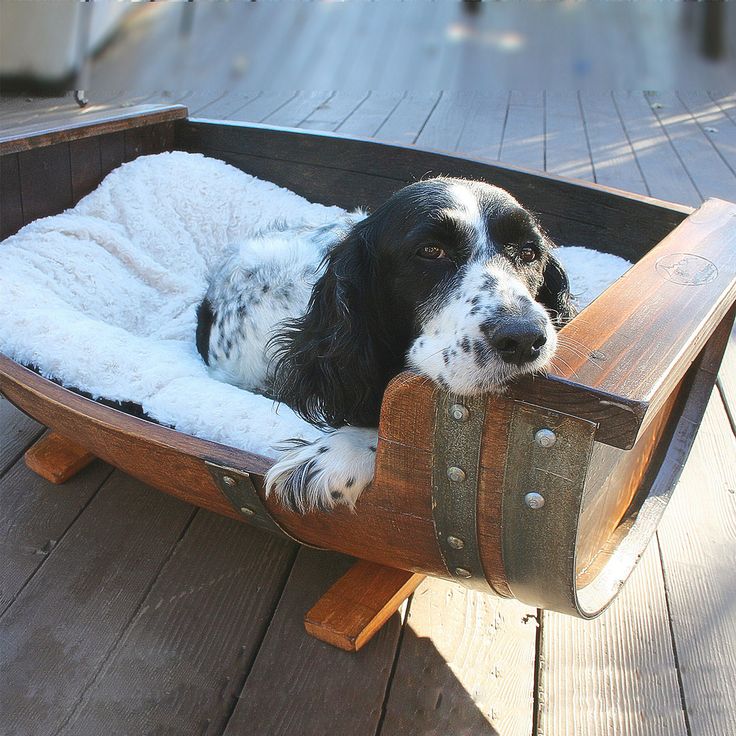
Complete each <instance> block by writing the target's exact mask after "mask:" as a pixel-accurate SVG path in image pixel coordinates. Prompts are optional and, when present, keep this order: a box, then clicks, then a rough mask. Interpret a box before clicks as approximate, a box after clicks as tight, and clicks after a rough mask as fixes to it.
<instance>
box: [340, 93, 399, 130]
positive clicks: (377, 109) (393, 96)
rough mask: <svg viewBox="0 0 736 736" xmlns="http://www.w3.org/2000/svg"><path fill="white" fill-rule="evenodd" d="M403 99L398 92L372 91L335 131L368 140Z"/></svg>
mask: <svg viewBox="0 0 736 736" xmlns="http://www.w3.org/2000/svg"><path fill="white" fill-rule="evenodd" d="M403 97H404V95H403V94H402V93H400V92H380V91H375V90H373V91H371V92H370V94H369V95H368V97H367V98H366V99H364V100H363V102H362V103H361V104H360V106H359V107H358V108H357V109H356V110H353V112H352V113H351V114H350V115H349V116H348V117H347V118H346V119H345V120H344V121H343V122H342V123H341V124H340V125H339V126H338V127H337V128H336V130H337V131H338V132H340V133H342V134H343V135H354V136H364V137H366V138H370V137H372V136H374V135H375V134H376V132H377V131H378V130H380V129H381V126H382V125H383V124H384V123H385V122H386V121H387V120H388V119H389V118H390V117H391V115H392V114H393V112H394V110H396V108H397V107H398V105H399V103H400V102H401V100H402V99H403Z"/></svg>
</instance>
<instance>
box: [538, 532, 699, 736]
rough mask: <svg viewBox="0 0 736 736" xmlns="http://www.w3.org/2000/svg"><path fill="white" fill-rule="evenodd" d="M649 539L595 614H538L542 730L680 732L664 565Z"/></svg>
mask: <svg viewBox="0 0 736 736" xmlns="http://www.w3.org/2000/svg"><path fill="white" fill-rule="evenodd" d="M658 563H659V559H658V554H657V549H656V543H654V544H652V545H651V546H650V548H649V550H648V552H647V553H646V554H645V555H644V557H643V558H642V560H641V562H640V563H639V565H638V567H637V569H636V570H635V571H634V573H633V574H632V576H631V578H630V579H629V582H628V584H627V586H626V588H625V589H624V590H623V592H622V593H621V595H620V596H619V598H618V599H617V600H616V601H614V603H613V604H612V605H611V607H610V608H609V609H608V610H607V611H606V612H605V613H603V615H602V616H601V617H600V618H598V619H596V620H595V621H579V620H576V619H573V618H570V617H568V616H563V615H561V614H558V613H548V612H545V613H544V614H543V616H544V617H543V624H542V640H541V650H540V655H539V656H540V660H539V667H540V672H539V691H538V698H539V712H538V730H537V733H538V734H540V736H542V735H544V736H558V735H560V736H561V735H562V734H564V735H565V736H662V735H663V734H667V736H686V734H688V731H687V729H686V727H685V719H684V716H683V712H682V703H681V701H680V692H679V687H678V682H677V673H676V669H675V658H674V654H673V651H672V642H671V639H670V632H669V627H668V620H667V604H666V602H665V591H664V584H663V581H662V571H661V569H660V567H659V564H658Z"/></svg>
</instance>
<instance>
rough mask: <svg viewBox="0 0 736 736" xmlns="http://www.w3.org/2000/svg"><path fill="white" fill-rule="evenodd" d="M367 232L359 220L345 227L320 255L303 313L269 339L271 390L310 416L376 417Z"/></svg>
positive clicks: (379, 392)
mask: <svg viewBox="0 0 736 736" xmlns="http://www.w3.org/2000/svg"><path fill="white" fill-rule="evenodd" d="M371 240H372V233H371V228H370V226H369V225H368V224H367V223H366V221H363V222H361V223H358V225H356V226H354V227H353V229H352V231H351V232H350V233H349V234H348V235H347V237H345V238H344V239H343V240H342V241H341V242H340V243H338V245H336V246H335V247H334V248H333V249H332V251H331V252H330V253H329V254H328V255H327V257H326V263H325V270H324V273H323V275H322V277H321V278H320V279H319V280H318V281H317V283H316V284H315V286H314V289H313V290H312V296H311V299H310V301H309V306H308V308H307V312H306V314H305V315H304V316H303V317H300V318H298V319H295V320H291V321H289V322H287V323H285V324H284V329H283V330H282V331H281V332H280V334H279V335H278V336H277V337H276V338H275V340H274V343H275V345H276V347H277V351H276V358H275V360H276V363H275V368H274V385H273V393H274V396H275V398H276V399H278V400H279V401H282V402H283V403H285V404H288V405H289V406H290V407H291V408H292V409H294V411H296V412H297V413H298V414H299V415H300V416H302V417H303V418H304V419H306V420H307V421H308V422H311V423H312V424H317V425H322V426H324V425H327V426H331V427H341V426H343V425H345V424H352V425H356V426H377V425H378V418H379V413H380V407H381V399H382V397H383V391H384V389H385V385H386V378H385V376H384V375H383V373H384V371H385V369H384V368H383V367H382V363H383V362H385V361H382V359H381V355H380V353H381V350H380V347H378V346H377V344H376V340H375V337H374V335H373V334H372V330H374V329H375V325H376V324H379V323H380V318H379V317H378V315H376V314H375V304H376V300H375V297H374V296H373V294H372V285H373V284H374V283H375V274H374V272H373V270H374V269H373V264H374V258H373V248H372V243H371Z"/></svg>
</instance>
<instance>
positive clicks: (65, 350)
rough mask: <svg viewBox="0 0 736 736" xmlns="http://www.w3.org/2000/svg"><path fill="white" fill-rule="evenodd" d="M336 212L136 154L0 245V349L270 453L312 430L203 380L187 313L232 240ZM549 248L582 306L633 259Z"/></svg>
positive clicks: (243, 177)
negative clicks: (72, 202)
mask: <svg viewBox="0 0 736 736" xmlns="http://www.w3.org/2000/svg"><path fill="white" fill-rule="evenodd" d="M356 204H360V203H356ZM341 214H343V211H342V210H340V209H339V208H337V207H325V206H323V205H319V204H311V203H310V202H308V201H307V200H305V199H304V198H303V197H300V196H298V195H297V194H294V193H293V192H290V191H288V190H286V189H283V188H281V187H278V186H276V185H275V184H272V183H269V182H266V181H262V180H259V179H256V178H255V177H253V176H250V175H248V174H245V173H243V172H242V171H239V170H238V169H235V168H234V167H232V166H229V165H227V164H225V163H223V162H222V161H218V160H215V159H210V158H206V157H204V156H202V155H199V154H188V153H182V152H172V153H162V154H158V155H155V156H143V157H141V158H139V159H137V160H135V161H133V162H131V163H128V164H124V165H123V166H121V167H120V168H119V169H117V170H115V171H113V172H112V173H111V174H110V175H109V176H107V177H106V179H105V180H104V181H103V182H102V183H101V184H100V186H99V187H98V188H97V189H96V190H95V191H94V192H92V193H91V194H89V195H88V196H87V197H85V198H84V199H82V200H81V201H80V202H79V204H78V205H77V206H76V207H74V208H72V209H70V210H67V211H66V212H64V213H62V214H60V215H55V216H53V217H47V218H44V219H42V220H38V221H36V222H33V223H31V224H29V225H27V226H26V227H24V228H23V229H22V230H20V232H18V233H17V234H16V235H14V236H12V237H10V238H8V239H7V240H6V241H4V242H3V243H2V244H1V245H0V352H2V353H4V354H6V355H8V356H9V357H11V358H12V359H14V360H15V361H17V362H19V363H23V364H24V365H33V366H35V367H36V368H37V369H38V370H40V372H41V373H42V375H44V376H46V377H49V378H53V379H55V380H57V381H59V382H60V383H62V384H63V385H66V386H71V387H75V388H77V389H80V390H83V391H85V392H88V393H89V394H91V395H92V396H93V397H95V398H105V399H108V400H112V401H120V402H123V401H129V402H133V403H136V404H139V405H141V406H142V408H143V410H144V411H145V412H146V414H148V415H149V416H150V417H152V418H153V419H156V420H157V421H159V422H161V423H162V424H166V425H169V426H172V427H175V428H176V429H178V430H180V431H182V432H186V433H188V434H192V435H195V436H198V437H202V438H205V439H209V440H214V441H216V442H221V443H224V444H227V445H231V446H233V447H238V448H241V449H244V450H250V451H252V452H257V453H261V454H265V455H273V447H274V445H275V444H278V443H279V442H281V441H283V440H284V439H287V438H292V437H303V438H306V439H309V438H314V437H316V436H318V435H319V434H320V432H319V430H317V429H315V428H314V427H312V426H310V425H308V424H307V423H305V422H304V421H302V420H301V419H300V418H299V417H297V416H296V415H295V414H294V413H293V412H292V411H291V410H290V409H289V408H288V407H286V406H284V405H276V404H274V402H272V401H271V400H270V399H267V398H265V397H263V396H259V395H255V394H251V393H248V392H246V391H243V390H241V389H238V388H236V387H234V386H231V385H228V384H225V383H221V382H219V381H216V380H214V379H212V378H210V376H209V375H208V373H207V369H206V367H205V365H204V363H203V361H202V359H201V358H200V356H199V354H198V353H197V351H196V348H195V341H194V334H195V326H196V308H197V305H198V304H199V302H200V301H201V299H202V296H203V295H204V293H205V291H206V276H207V273H208V270H209V268H210V267H211V266H212V264H213V263H215V262H216V261H217V260H218V259H219V256H220V254H221V252H222V251H223V249H224V248H225V247H226V246H227V245H228V244H229V243H233V242H238V241H241V240H243V239H245V238H248V237H252V236H254V235H256V234H257V233H261V232H263V231H264V230H268V229H269V228H270V227H272V226H274V225H276V224H277V223H283V222H284V220H286V221H287V222H288V223H289V224H293V225H314V226H319V225H323V224H326V223H327V222H330V221H333V220H335V219H336V217H337V216H339V215H341ZM558 255H559V257H560V259H561V261H562V262H563V264H564V265H565V266H566V268H567V270H568V273H569V274H570V276H571V282H572V289H573V292H574V293H576V294H578V295H579V300H580V302H581V303H582V304H586V303H587V302H589V301H591V300H592V299H593V298H594V297H595V296H596V295H597V294H599V293H600V292H602V291H603V290H604V289H605V288H606V287H607V286H608V285H609V284H610V283H611V282H612V281H614V280H615V279H616V278H618V276H620V275H621V274H622V273H623V272H624V271H625V270H626V269H627V268H628V267H629V265H630V264H629V263H627V262H626V261H623V260H622V259H620V258H616V257H615V256H610V255H607V254H601V253H598V252H596V251H590V250H586V249H584V248H560V250H559V252H558Z"/></svg>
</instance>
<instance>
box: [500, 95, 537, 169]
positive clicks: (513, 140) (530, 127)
mask: <svg viewBox="0 0 736 736" xmlns="http://www.w3.org/2000/svg"><path fill="white" fill-rule="evenodd" d="M499 158H500V160H501V161H509V162H511V161H513V163H514V165H515V166H523V167H525V168H527V169H534V170H536V171H544V93H543V92H541V91H536V90H535V91H530V92H522V91H520V90H513V91H512V93H511V97H510V98H509V107H508V115H507V117H506V126H505V128H504V136H503V142H502V143H501V153H500V155H499Z"/></svg>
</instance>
